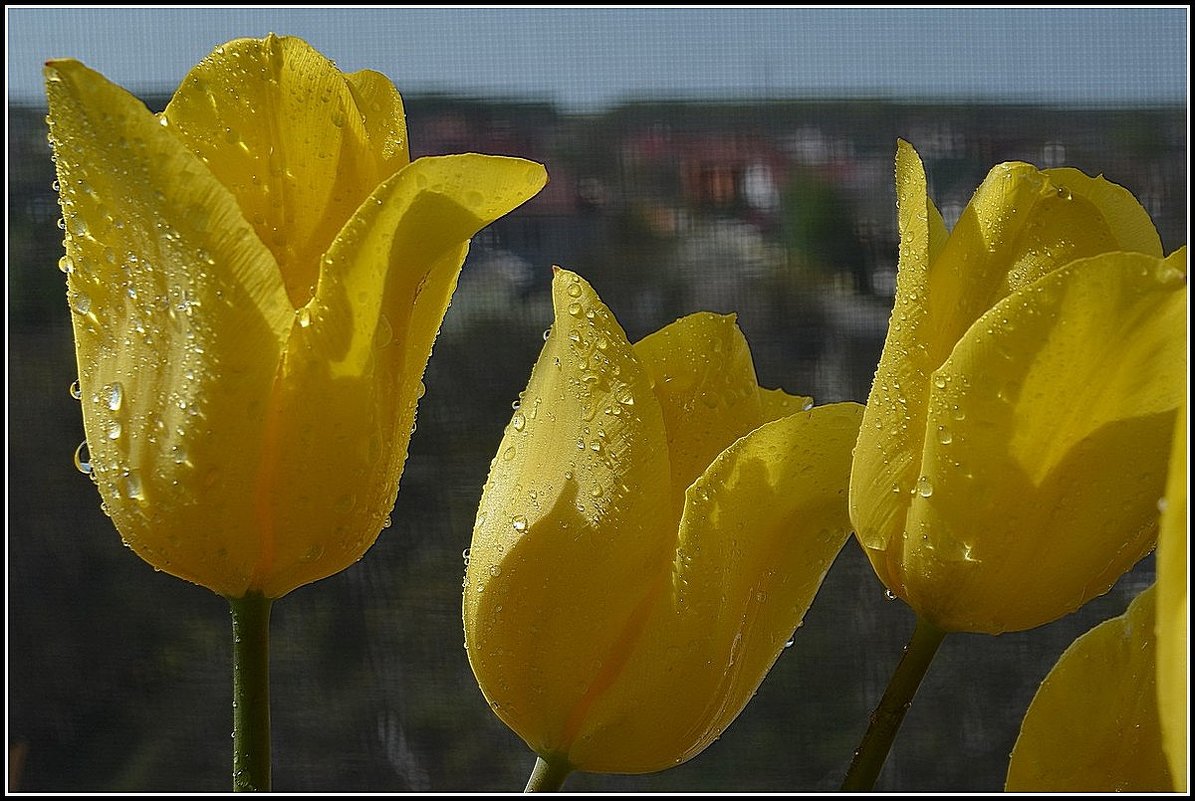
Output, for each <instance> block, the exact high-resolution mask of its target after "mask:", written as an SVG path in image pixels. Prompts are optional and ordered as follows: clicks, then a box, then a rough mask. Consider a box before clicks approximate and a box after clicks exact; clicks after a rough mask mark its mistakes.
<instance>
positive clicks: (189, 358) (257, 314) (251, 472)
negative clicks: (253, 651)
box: [46, 61, 294, 595]
mask: <svg viewBox="0 0 1195 801" xmlns="http://www.w3.org/2000/svg"><path fill="white" fill-rule="evenodd" d="M46 77H47V90H48V95H49V101H50V119H51V136H52V138H53V143H54V150H55V158H56V162H57V169H58V175H59V182H60V184H61V186H62V192H61V197H62V204H63V212H64V217H65V219H66V225H67V238H66V251H67V255H66V257H65V259H66V262H67V264H68V266H69V270H68V278H67V281H68V286H69V294H70V299H71V306H72V309H73V311H74V314H73V315H72V319H73V323H74V328H75V342H76V351H77V355H78V360H79V383H80V387H81V388H82V392H83V419H84V427H85V429H86V431H87V441H88V443H89V445H90V449H91V464H92V467H93V476H94V477H95V478H96V479H97V481H98V482H99V484H100V487H101V492H102V494H103V495H104V497H105V498H108V499H117V498H123V499H126V500H129V501H133V502H132V503H127V502H126V503H115V502H113V503H109V504H108V505H107V508H108V511H109V513H110V514H111V515H112V517H113V519H114V521H115V523H116V525H117V527H118V528H119V529H120V531H121V533H122V534H123V536H124V537H125V539H126V541H128V542H129V544H130V545H131V546H132V547H133V548H134V549H135V550H136V551H137V552H138V553H140V554H141V555H142V556H144V557H145V558H147V559H149V560H150V561H152V562H153V563H154V564H156V565H159V566H160V567H162V569H164V570H167V571H169V572H172V573H176V574H177V575H180V576H182V577H184V578H187V579H190V580H192V581H197V582H199V583H202V584H204V585H206V586H208V587H210V588H212V589H214V590H216V591H217V592H222V593H226V594H230V595H236V594H239V593H240V592H243V591H244V589H245V587H246V584H247V581H248V577H249V572H250V568H251V566H252V563H253V561H254V559H255V558H256V550H257V544H258V538H257V536H256V533H255V532H254V531H252V530H251V529H246V528H244V527H243V526H242V524H241V521H245V520H248V519H249V518H250V517H251V516H250V515H249V514H248V509H247V506H248V504H249V500H248V499H247V497H246V495H245V494H244V493H242V492H239V491H235V492H229V491H227V490H228V488H230V487H241V486H251V485H252V484H253V482H254V480H255V479H254V476H255V473H256V471H257V470H258V466H259V463H260V461H261V459H262V447H261V431H262V428H263V425H264V415H265V410H264V408H263V407H262V405H261V404H260V402H259V399H260V398H261V397H263V396H265V395H268V394H269V391H270V387H271V386H272V384H273V382H274V377H275V374H276V373H277V370H278V365H279V359H280V356H281V352H282V346H283V343H284V342H285V336H286V332H287V330H288V329H289V326H290V323H291V319H292V318H293V315H294V312H293V309H292V308H291V307H290V304H289V302H288V300H287V298H286V293H285V290H284V288H283V285H282V281H281V278H280V276H279V272H278V267H277V265H276V264H275V263H274V259H273V257H272V256H271V255H270V252H269V251H268V250H267V249H266V248H264V247H263V246H262V244H261V242H260V241H258V239H257V237H256V236H255V234H254V232H253V229H252V228H251V227H250V226H249V225H248V224H247V223H246V221H245V219H244V217H243V216H242V215H241V212H240V209H239V208H238V206H237V204H236V201H235V199H234V198H233V196H232V195H231V194H229V192H228V191H227V190H225V189H224V187H222V186H221V185H220V184H219V183H218V182H217V181H216V180H215V178H214V177H213V176H212V174H211V173H210V172H209V171H208V170H207V168H206V167H205V166H204V164H203V163H202V161H201V160H200V159H198V158H197V157H196V156H195V155H194V154H192V153H190V152H189V151H187V150H186V148H184V147H183V146H182V144H181V143H180V142H179V141H178V140H177V139H176V138H174V137H173V136H171V135H170V134H169V133H168V132H167V131H166V130H165V129H163V128H162V126H161V125H159V124H158V120H157V118H156V117H155V116H154V115H153V114H151V113H150V112H149V111H148V110H147V109H146V108H145V106H144V105H143V104H141V103H140V102H139V101H138V100H136V99H135V98H134V97H132V96H131V95H129V94H128V93H127V92H125V91H124V90H123V89H121V88H119V87H117V86H115V85H113V84H111V83H109V82H108V81H107V80H106V79H105V78H104V77H103V76H101V75H99V74H98V73H96V72H94V71H92V70H90V69H88V68H86V67H84V66H83V65H82V64H79V63H78V62H75V61H55V62H51V63H50V64H49V65H47V68H46ZM217 371H218V372H219V373H220V374H221V375H222V376H224V377H226V379H227V380H224V381H222V383H221V386H220V390H219V391H214V390H213V386H212V374H213V373H214V372H217ZM233 453H235V454H237V458H235V459H233V458H230V454H233ZM197 487H202V488H203V497H202V498H200V497H198V496H197V494H196V493H195V491H194V490H195V488H197ZM163 529H164V530H165V531H167V532H173V533H172V534H169V535H167V536H163V535H162V534H161V532H162V530H163ZM183 532H185V535H184V534H183Z"/></svg>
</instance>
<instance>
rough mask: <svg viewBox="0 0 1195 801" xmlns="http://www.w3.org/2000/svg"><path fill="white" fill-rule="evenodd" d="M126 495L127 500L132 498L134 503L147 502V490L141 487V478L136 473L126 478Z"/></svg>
mask: <svg viewBox="0 0 1195 801" xmlns="http://www.w3.org/2000/svg"><path fill="white" fill-rule="evenodd" d="M124 494H125V497H126V498H131V499H132V500H134V501H143V500H145V490H144V489H143V488H142V486H141V476H140V475H138V474H137V472H136V471H132V472H130V473H129V474H128V475H127V476H125V477H124Z"/></svg>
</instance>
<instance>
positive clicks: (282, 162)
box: [162, 35, 394, 308]
mask: <svg viewBox="0 0 1195 801" xmlns="http://www.w3.org/2000/svg"><path fill="white" fill-rule="evenodd" d="M374 94H375V95H377V96H379V97H380V93H376V92H375V93H374ZM391 113H394V112H393V110H387V112H385V114H391ZM162 117H163V119H164V120H165V121H166V122H167V123H168V128H169V129H170V130H171V131H173V132H174V133H175V134H176V135H177V136H178V137H179V138H180V140H181V141H182V142H184V143H185V144H186V146H187V147H188V148H189V149H191V150H192V151H194V152H195V153H196V154H197V155H198V156H199V157H200V158H201V159H202V160H203V161H204V163H206V164H207V165H208V168H209V169H210V170H211V171H212V173H213V174H214V175H215V176H216V178H217V180H219V181H220V183H222V184H223V185H224V186H226V187H228V189H229V190H230V191H232V193H233V194H234V195H235V196H236V198H237V202H238V203H239V204H240V206H241V209H242V210H243V212H244V215H245V218H246V219H248V220H249V222H250V223H252V224H253V227H254V229H255V230H256V231H257V234H258V236H259V237H260V239H261V241H262V242H264V243H265V244H266V246H267V247H269V248H270V250H271V252H273V254H274V257H275V258H276V259H277V261H278V264H279V265H280V266H281V268H282V273H283V278H284V280H285V281H286V288H287V291H288V293H289V294H290V298H291V302H292V304H293V305H294V306H295V307H296V308H298V307H300V306H303V305H304V304H306V303H307V301H308V300H309V299H310V298H311V296H312V294H313V293H314V292H315V283H316V278H317V276H318V271H319V264H320V257H321V256H322V255H323V253H324V252H325V251H326V250H327V249H328V246H329V245H330V244H331V242H332V238H333V237H334V236H336V234H337V233H338V232H339V231H340V228H341V226H342V225H343V224H344V221H345V220H347V219H348V218H349V216H350V215H351V214H352V213H353V211H354V210H355V209H356V208H357V207H358V206H359V205H360V204H361V202H362V201H363V200H364V199H365V198H366V197H367V196H368V195H369V193H370V192H372V191H373V189H374V188H375V187H376V186H377V185H378V183H379V182H380V181H381V180H382V179H384V178H385V177H387V176H385V175H381V174H379V172H378V166H377V164H376V161H375V157H374V155H373V152H372V149H371V147H370V144H369V141H368V140H369V137H368V135H367V133H366V128H365V125H364V121H363V119H362V114H361V111H360V110H359V109H358V105H357V101H356V99H355V97H354V95H353V93H352V91H351V90H350V88H349V84H348V82H347V81H346V80H345V77H344V75H342V74H341V73H340V72H339V71H338V70H337V69H336V67H335V66H334V65H333V64H332V63H331V62H330V61H328V59H327V58H325V57H324V56H323V55H321V54H320V53H318V52H317V51H316V50H314V49H313V48H312V47H311V46H310V45H308V44H307V43H306V42H304V41H303V40H301V39H297V38H294V37H289V36H284V37H277V36H273V35H271V36H269V37H267V38H265V39H236V40H234V41H232V42H229V43H227V44H225V45H223V46H221V47H218V48H216V50H215V52H213V53H212V54H211V55H209V56H208V57H207V58H205V59H204V60H203V61H201V62H199V64H197V65H196V66H195V67H194V68H193V69H192V70H191V72H190V73H189V74H188V75H187V77H186V79H185V80H184V81H183V84H182V86H180V87H179V89H178V91H177V92H176V93H175V96H174V98H173V99H172V100H171V101H170V104H169V105H168V106H167V107H166V111H165V112H163V115H162Z"/></svg>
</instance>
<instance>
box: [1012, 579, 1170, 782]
mask: <svg viewBox="0 0 1195 801" xmlns="http://www.w3.org/2000/svg"><path fill="white" fill-rule="evenodd" d="M1156 596H1157V592H1156V591H1155V588H1154V587H1150V588H1149V589H1148V590H1146V591H1145V592H1143V593H1142V594H1141V595H1140V596H1138V597H1137V598H1136V599H1135V600H1134V601H1133V602H1132V603H1131V604H1130V605H1129V608H1128V610H1127V611H1126V612H1125V613H1124V614H1123V615H1121V616H1120V617H1116V618H1113V619H1112V620H1108V621H1105V622H1104V623H1101V624H1100V625H1098V626H1096V627H1095V628H1094V629H1092V630H1091V631H1089V632H1087V633H1086V634H1084V635H1083V636H1082V637H1080V638H1079V639H1077V640H1075V642H1074V643H1072V644H1071V646H1070V647H1069V648H1067V649H1066V651H1065V652H1063V654H1062V656H1061V657H1060V658H1059V660H1058V663H1057V664H1056V665H1055V666H1054V668H1053V669H1052V670H1051V671H1050V674H1049V675H1048V676H1046V679H1045V681H1043V682H1042V684H1041V687H1040V688H1038V691H1037V694H1036V695H1035V696H1034V697H1033V702H1032V703H1031V704H1030V705H1029V710H1028V711H1027V712H1026V713H1025V719H1024V721H1023V722H1022V724H1021V733H1020V735H1019V736H1018V737H1017V742H1016V745H1015V746H1014V747H1013V750H1012V759H1011V761H1010V762H1009V766H1008V778H1007V780H1006V782H1005V789H1006V790H1008V791H1010V792H1035V793H1042V792H1072V793H1073V792H1104V793H1108V792H1126V791H1127V792H1162V791H1167V790H1169V789H1170V787H1171V779H1170V772H1169V770H1168V768H1167V765H1166V756H1165V754H1164V753H1163V752H1162V731H1161V724H1160V723H1159V720H1158V706H1157V701H1156V697H1155V689H1154V671H1155V663H1156V660H1157V642H1156V640H1155V638H1154V605H1155V602H1156V600H1157V598H1156ZM1182 711H1183V713H1184V714H1185V712H1186V709H1185V708H1184V709H1183V710H1182Z"/></svg>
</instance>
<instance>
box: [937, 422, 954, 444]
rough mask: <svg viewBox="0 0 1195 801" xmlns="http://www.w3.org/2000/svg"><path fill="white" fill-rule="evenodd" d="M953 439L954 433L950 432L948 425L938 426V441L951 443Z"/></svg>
mask: <svg viewBox="0 0 1195 801" xmlns="http://www.w3.org/2000/svg"><path fill="white" fill-rule="evenodd" d="M953 441H954V435H953V434H951V433H950V429H949V428H947V427H946V426H938V442H941V443H942V444H943V445H949V444H950V443H951V442H953Z"/></svg>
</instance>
